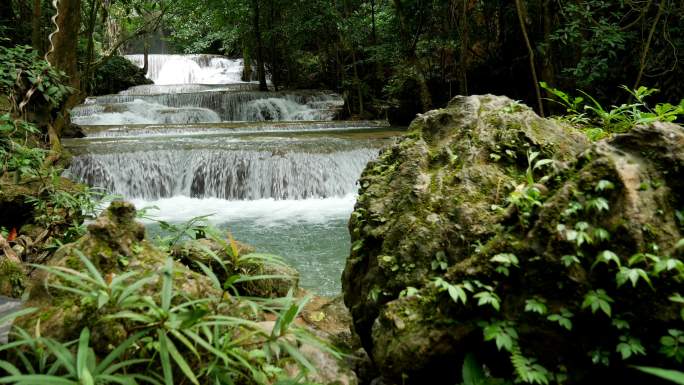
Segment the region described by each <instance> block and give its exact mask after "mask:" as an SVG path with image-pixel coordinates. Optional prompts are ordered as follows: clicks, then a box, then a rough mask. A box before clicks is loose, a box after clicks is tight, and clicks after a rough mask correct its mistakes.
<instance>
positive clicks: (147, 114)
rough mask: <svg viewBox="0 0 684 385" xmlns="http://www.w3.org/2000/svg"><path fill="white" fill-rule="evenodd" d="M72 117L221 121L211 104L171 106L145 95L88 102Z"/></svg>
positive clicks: (96, 121) (115, 121)
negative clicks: (115, 101)
mask: <svg viewBox="0 0 684 385" xmlns="http://www.w3.org/2000/svg"><path fill="white" fill-rule="evenodd" d="M72 121H73V122H74V123H75V124H79V125H124V124H164V123H168V124H182V123H186V124H187V123H200V122H202V123H212V122H216V123H217V122H220V121H221V118H220V117H219V115H218V114H217V113H216V112H214V111H212V110H211V109H208V108H200V107H168V106H164V105H161V104H157V103H149V102H146V101H144V100H141V99H134V100H133V101H131V102H124V103H118V104H113V105H108V106H103V105H97V104H95V105H93V104H90V105H85V106H83V107H82V108H75V109H74V110H72Z"/></svg>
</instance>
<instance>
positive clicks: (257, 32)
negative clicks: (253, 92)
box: [252, 0, 268, 91]
mask: <svg viewBox="0 0 684 385" xmlns="http://www.w3.org/2000/svg"><path fill="white" fill-rule="evenodd" d="M252 7H253V10H254V39H255V40H256V45H257V58H256V59H257V74H258V75H259V91H268V86H267V85H266V68H265V67H264V49H263V44H262V41H261V29H260V28H259V0H252Z"/></svg>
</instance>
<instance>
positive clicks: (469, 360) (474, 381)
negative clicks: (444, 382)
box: [461, 353, 487, 385]
mask: <svg viewBox="0 0 684 385" xmlns="http://www.w3.org/2000/svg"><path fill="white" fill-rule="evenodd" d="M461 375H462V377H463V385H482V384H484V381H485V380H486V379H487V377H486V376H485V373H484V371H483V370H482V365H480V364H479V363H478V362H477V360H476V359H475V356H474V355H473V354H472V353H468V354H466V356H465V359H464V360H463V368H462V369H461Z"/></svg>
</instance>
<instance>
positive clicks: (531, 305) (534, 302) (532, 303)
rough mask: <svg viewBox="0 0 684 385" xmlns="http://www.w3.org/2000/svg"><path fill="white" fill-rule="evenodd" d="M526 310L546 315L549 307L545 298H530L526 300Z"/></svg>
mask: <svg viewBox="0 0 684 385" xmlns="http://www.w3.org/2000/svg"><path fill="white" fill-rule="evenodd" d="M525 311H527V312H532V313H537V314H541V315H544V314H546V312H547V311H548V309H547V307H546V304H545V303H544V299H543V298H530V299H528V300H526V301H525Z"/></svg>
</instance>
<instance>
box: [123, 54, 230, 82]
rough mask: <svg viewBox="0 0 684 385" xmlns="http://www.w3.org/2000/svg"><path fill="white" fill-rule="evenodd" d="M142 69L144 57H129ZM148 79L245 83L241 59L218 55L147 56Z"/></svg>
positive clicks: (154, 80)
mask: <svg viewBox="0 0 684 385" xmlns="http://www.w3.org/2000/svg"><path fill="white" fill-rule="evenodd" d="M126 58H127V59H128V60H130V61H132V62H133V63H134V64H136V65H137V66H138V67H140V68H142V67H143V65H144V60H145V59H144V58H145V56H144V55H126ZM147 60H148V70H147V77H148V78H149V79H151V80H152V81H153V82H154V83H155V84H157V85H164V84H230V83H241V82H242V68H243V61H242V59H228V58H225V57H222V56H215V55H148V58H147Z"/></svg>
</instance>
